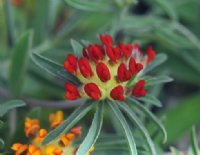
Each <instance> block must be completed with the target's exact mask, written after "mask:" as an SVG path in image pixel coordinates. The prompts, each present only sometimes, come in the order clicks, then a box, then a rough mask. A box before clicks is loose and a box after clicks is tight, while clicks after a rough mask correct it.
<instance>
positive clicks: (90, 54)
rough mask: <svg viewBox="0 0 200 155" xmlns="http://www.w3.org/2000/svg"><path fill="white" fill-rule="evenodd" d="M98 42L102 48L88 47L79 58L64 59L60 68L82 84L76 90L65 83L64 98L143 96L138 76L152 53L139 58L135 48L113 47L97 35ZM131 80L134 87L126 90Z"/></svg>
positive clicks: (151, 51)
mask: <svg viewBox="0 0 200 155" xmlns="http://www.w3.org/2000/svg"><path fill="white" fill-rule="evenodd" d="M100 40H101V42H102V44H90V45H88V47H87V48H84V49H83V50H82V55H83V56H82V57H81V58H78V57H76V56H75V55H73V54H68V55H67V57H66V60H65V62H64V67H65V69H66V71H67V72H68V73H70V74H73V75H74V76H76V77H77V78H78V79H79V80H80V81H81V82H82V86H80V87H78V88H77V87H76V86H75V85H73V84H72V83H66V84H65V87H66V95H65V96H66V98H67V99H68V100H75V99H78V98H80V97H86V98H91V99H94V100H102V99H106V98H108V99H111V100H119V101H123V100H125V98H126V96H131V95H132V96H135V97H143V96H145V95H146V90H145V81H144V80H140V79H139V78H138V75H139V74H140V73H141V72H142V70H143V69H144V68H145V67H146V66H147V65H148V64H149V63H151V62H152V61H153V59H154V57H155V52H154V50H153V49H152V48H151V47H148V48H147V51H146V54H142V52H141V50H140V47H139V45H138V44H133V45H132V44H124V43H122V42H119V43H118V45H117V46H116V45H114V44H113V39H112V38H111V36H109V35H100ZM133 78H134V81H135V84H134V85H133V86H131V87H130V86H128V85H127V83H128V81H129V80H130V79H133Z"/></svg>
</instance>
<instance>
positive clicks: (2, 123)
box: [0, 120, 4, 129]
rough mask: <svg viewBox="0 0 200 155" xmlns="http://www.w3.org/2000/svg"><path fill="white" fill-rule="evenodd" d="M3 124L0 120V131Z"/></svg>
mask: <svg viewBox="0 0 200 155" xmlns="http://www.w3.org/2000/svg"><path fill="white" fill-rule="evenodd" d="M3 126H4V122H3V121H1V120H0V129H1V128H3Z"/></svg>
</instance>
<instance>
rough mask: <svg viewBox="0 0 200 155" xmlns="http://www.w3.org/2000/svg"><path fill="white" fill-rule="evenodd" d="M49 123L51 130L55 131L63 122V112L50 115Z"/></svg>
mask: <svg viewBox="0 0 200 155" xmlns="http://www.w3.org/2000/svg"><path fill="white" fill-rule="evenodd" d="M49 122H50V123H51V128H52V129H55V128H56V127H58V126H59V125H60V124H61V123H62V122H63V112H62V111H57V112H56V114H51V115H50V116H49Z"/></svg>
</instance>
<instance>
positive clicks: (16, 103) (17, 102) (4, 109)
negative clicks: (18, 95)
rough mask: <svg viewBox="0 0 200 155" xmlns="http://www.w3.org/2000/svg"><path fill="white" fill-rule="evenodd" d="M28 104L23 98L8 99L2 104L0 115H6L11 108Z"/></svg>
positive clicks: (0, 105)
mask: <svg viewBox="0 0 200 155" xmlns="http://www.w3.org/2000/svg"><path fill="white" fill-rule="evenodd" d="M25 105H26V104H25V103H24V101H22V100H11V101H7V102H5V103H2V104H0V117H2V116H4V115H5V114H6V113H7V112H8V111H9V110H11V109H14V108H17V107H23V106H25Z"/></svg>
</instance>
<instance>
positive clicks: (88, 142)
mask: <svg viewBox="0 0 200 155" xmlns="http://www.w3.org/2000/svg"><path fill="white" fill-rule="evenodd" d="M97 104H98V105H97V109H96V113H95V115H94V118H93V121H92V125H91V127H90V129H89V131H88V133H87V136H86V137H85V139H84V141H83V142H82V144H81V145H80V147H79V148H78V150H77V153H76V154H77V155H82V154H87V153H88V151H89V150H90V148H91V147H92V146H94V144H95V142H96V141H97V138H98V137H99V134H100V132H101V128H102V124H103V108H104V102H99V103H97Z"/></svg>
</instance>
